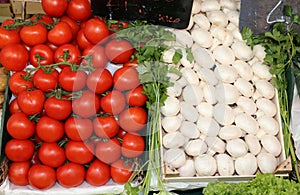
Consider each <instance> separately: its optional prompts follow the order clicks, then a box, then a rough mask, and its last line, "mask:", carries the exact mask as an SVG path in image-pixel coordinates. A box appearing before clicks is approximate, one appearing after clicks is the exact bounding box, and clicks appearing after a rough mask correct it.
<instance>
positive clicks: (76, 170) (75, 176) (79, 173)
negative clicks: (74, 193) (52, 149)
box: [56, 162, 85, 188]
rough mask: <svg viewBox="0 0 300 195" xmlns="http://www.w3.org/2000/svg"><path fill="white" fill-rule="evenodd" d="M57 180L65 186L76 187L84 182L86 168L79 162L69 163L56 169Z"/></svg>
mask: <svg viewBox="0 0 300 195" xmlns="http://www.w3.org/2000/svg"><path fill="white" fill-rule="evenodd" d="M56 177H57V181H58V183H59V184H60V185H62V186H63V187H65V188H70V187H76V186H79V185H80V184H82V183H83V181H84V178H85V168H84V166H83V165H80V164H77V163H72V162H70V163H67V164H64V165H62V166H61V167H58V168H57V170H56Z"/></svg>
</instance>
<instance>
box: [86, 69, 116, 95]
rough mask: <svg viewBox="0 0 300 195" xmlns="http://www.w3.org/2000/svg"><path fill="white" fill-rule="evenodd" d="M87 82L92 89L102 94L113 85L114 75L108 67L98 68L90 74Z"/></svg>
mask: <svg viewBox="0 0 300 195" xmlns="http://www.w3.org/2000/svg"><path fill="white" fill-rule="evenodd" d="M86 82H87V87H88V88H89V89H90V90H91V91H93V92H94V93H96V94H102V93H104V92H106V91H107V90H109V89H110V88H111V87H112V84H113V77H112V75H111V73H110V72H109V71H108V70H107V69H103V68H98V69H96V70H95V71H93V72H92V73H91V74H89V76H88V78H87V81H86Z"/></svg>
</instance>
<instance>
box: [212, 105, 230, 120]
mask: <svg viewBox="0 0 300 195" xmlns="http://www.w3.org/2000/svg"><path fill="white" fill-rule="evenodd" d="M213 116H214V118H215V120H216V121H217V122H218V123H219V124H221V125H230V124H232V123H233V122H234V118H235V116H234V113H233V110H232V108H231V107H230V106H228V105H227V104H223V103H217V104H216V105H215V106H214V110H213Z"/></svg>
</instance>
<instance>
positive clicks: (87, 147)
mask: <svg viewBox="0 0 300 195" xmlns="http://www.w3.org/2000/svg"><path fill="white" fill-rule="evenodd" d="M65 153H66V157H67V159H68V160H69V161H71V162H73V163H78V164H82V165H84V164H87V163H89V162H91V161H92V160H93V158H94V147H93V146H92V144H91V143H86V142H82V141H69V142H68V143H67V144H66V147H65Z"/></svg>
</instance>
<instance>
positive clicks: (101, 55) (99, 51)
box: [82, 45, 108, 68]
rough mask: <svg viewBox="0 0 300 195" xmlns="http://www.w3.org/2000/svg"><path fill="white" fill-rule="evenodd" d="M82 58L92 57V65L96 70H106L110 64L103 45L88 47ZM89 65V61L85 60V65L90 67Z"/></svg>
mask: <svg viewBox="0 0 300 195" xmlns="http://www.w3.org/2000/svg"><path fill="white" fill-rule="evenodd" d="M82 56H83V57H91V59H92V61H91V65H92V66H93V67H95V68H104V67H105V66H106V65H107V63H108V59H107V57H106V55H105V52H104V48H103V47H102V46H101V45H95V46H91V45H90V46H87V47H86V48H85V49H84V50H83V52H82ZM88 63H89V61H88V60H83V64H84V65H89V64H88Z"/></svg>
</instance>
